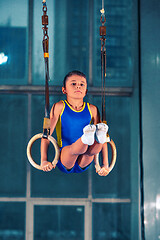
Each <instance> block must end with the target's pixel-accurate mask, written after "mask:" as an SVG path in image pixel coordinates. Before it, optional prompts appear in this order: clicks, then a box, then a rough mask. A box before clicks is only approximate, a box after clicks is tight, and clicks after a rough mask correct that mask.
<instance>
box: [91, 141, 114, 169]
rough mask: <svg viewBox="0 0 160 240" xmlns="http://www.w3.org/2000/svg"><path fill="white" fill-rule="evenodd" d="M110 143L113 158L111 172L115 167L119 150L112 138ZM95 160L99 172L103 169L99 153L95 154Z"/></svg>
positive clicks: (110, 166)
mask: <svg viewBox="0 0 160 240" xmlns="http://www.w3.org/2000/svg"><path fill="white" fill-rule="evenodd" d="M108 143H109V144H110V146H111V150H112V159H111V162H110V165H109V172H111V171H112V169H113V168H114V165H115V163H116V158H117V150H116V145H115V143H114V142H113V140H112V139H111V140H110V141H109V142H108ZM94 161H95V168H96V172H98V171H100V170H101V166H100V163H99V153H98V154H96V155H95V158H94Z"/></svg>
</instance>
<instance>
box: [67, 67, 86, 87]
mask: <svg viewBox="0 0 160 240" xmlns="http://www.w3.org/2000/svg"><path fill="white" fill-rule="evenodd" d="M73 75H78V76H81V77H84V78H85V79H86V81H87V78H86V75H85V74H84V73H83V72H80V71H78V70H73V71H71V72H69V73H68V74H67V75H66V76H65V78H64V80H63V87H66V81H67V79H68V78H69V77H71V76H73Z"/></svg>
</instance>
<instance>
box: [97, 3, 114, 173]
mask: <svg viewBox="0 0 160 240" xmlns="http://www.w3.org/2000/svg"><path fill="white" fill-rule="evenodd" d="M100 12H101V18H100V21H101V24H102V25H101V26H100V29H99V32H100V40H101V82H102V93H101V95H102V122H104V123H106V124H107V122H106V112H105V109H106V104H105V85H106V83H105V79H106V47H105V43H106V26H104V24H105V22H106V17H105V10H104V0H102V9H101V10H100ZM106 142H108V143H109V144H110V146H111V150H112V159H111V162H110V165H109V171H111V170H112V169H113V167H114V165H115V163H116V158H117V150H116V146H115V143H114V142H113V140H112V139H110V137H109V134H108V133H107V135H106ZM94 161H95V168H96V172H98V171H100V170H101V166H100V164H99V154H96V155H95V158H94Z"/></svg>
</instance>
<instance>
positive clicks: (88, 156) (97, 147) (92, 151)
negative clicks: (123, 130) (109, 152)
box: [78, 141, 103, 168]
mask: <svg viewBox="0 0 160 240" xmlns="http://www.w3.org/2000/svg"><path fill="white" fill-rule="evenodd" d="M102 146H103V144H101V143H98V142H96V141H95V142H94V144H93V145H92V146H89V148H88V149H87V151H86V152H85V153H84V154H82V155H80V156H79V157H78V164H79V166H80V167H81V168H84V167H86V166H88V165H89V164H90V163H91V162H92V161H93V158H94V155H96V154H97V153H99V152H100V151H101V150H102Z"/></svg>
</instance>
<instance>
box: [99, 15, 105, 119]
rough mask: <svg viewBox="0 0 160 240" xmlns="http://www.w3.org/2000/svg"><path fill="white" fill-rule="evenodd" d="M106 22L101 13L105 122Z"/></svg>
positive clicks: (103, 115) (103, 113)
mask: <svg viewBox="0 0 160 240" xmlns="http://www.w3.org/2000/svg"><path fill="white" fill-rule="evenodd" d="M105 22H106V18H105V16H104V15H101V23H102V26H100V36H101V38H100V40H101V80H102V83H101V84H102V121H103V122H106V113H105V79H106V47H105V41H106V38H105V36H106V26H104V24H105Z"/></svg>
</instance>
